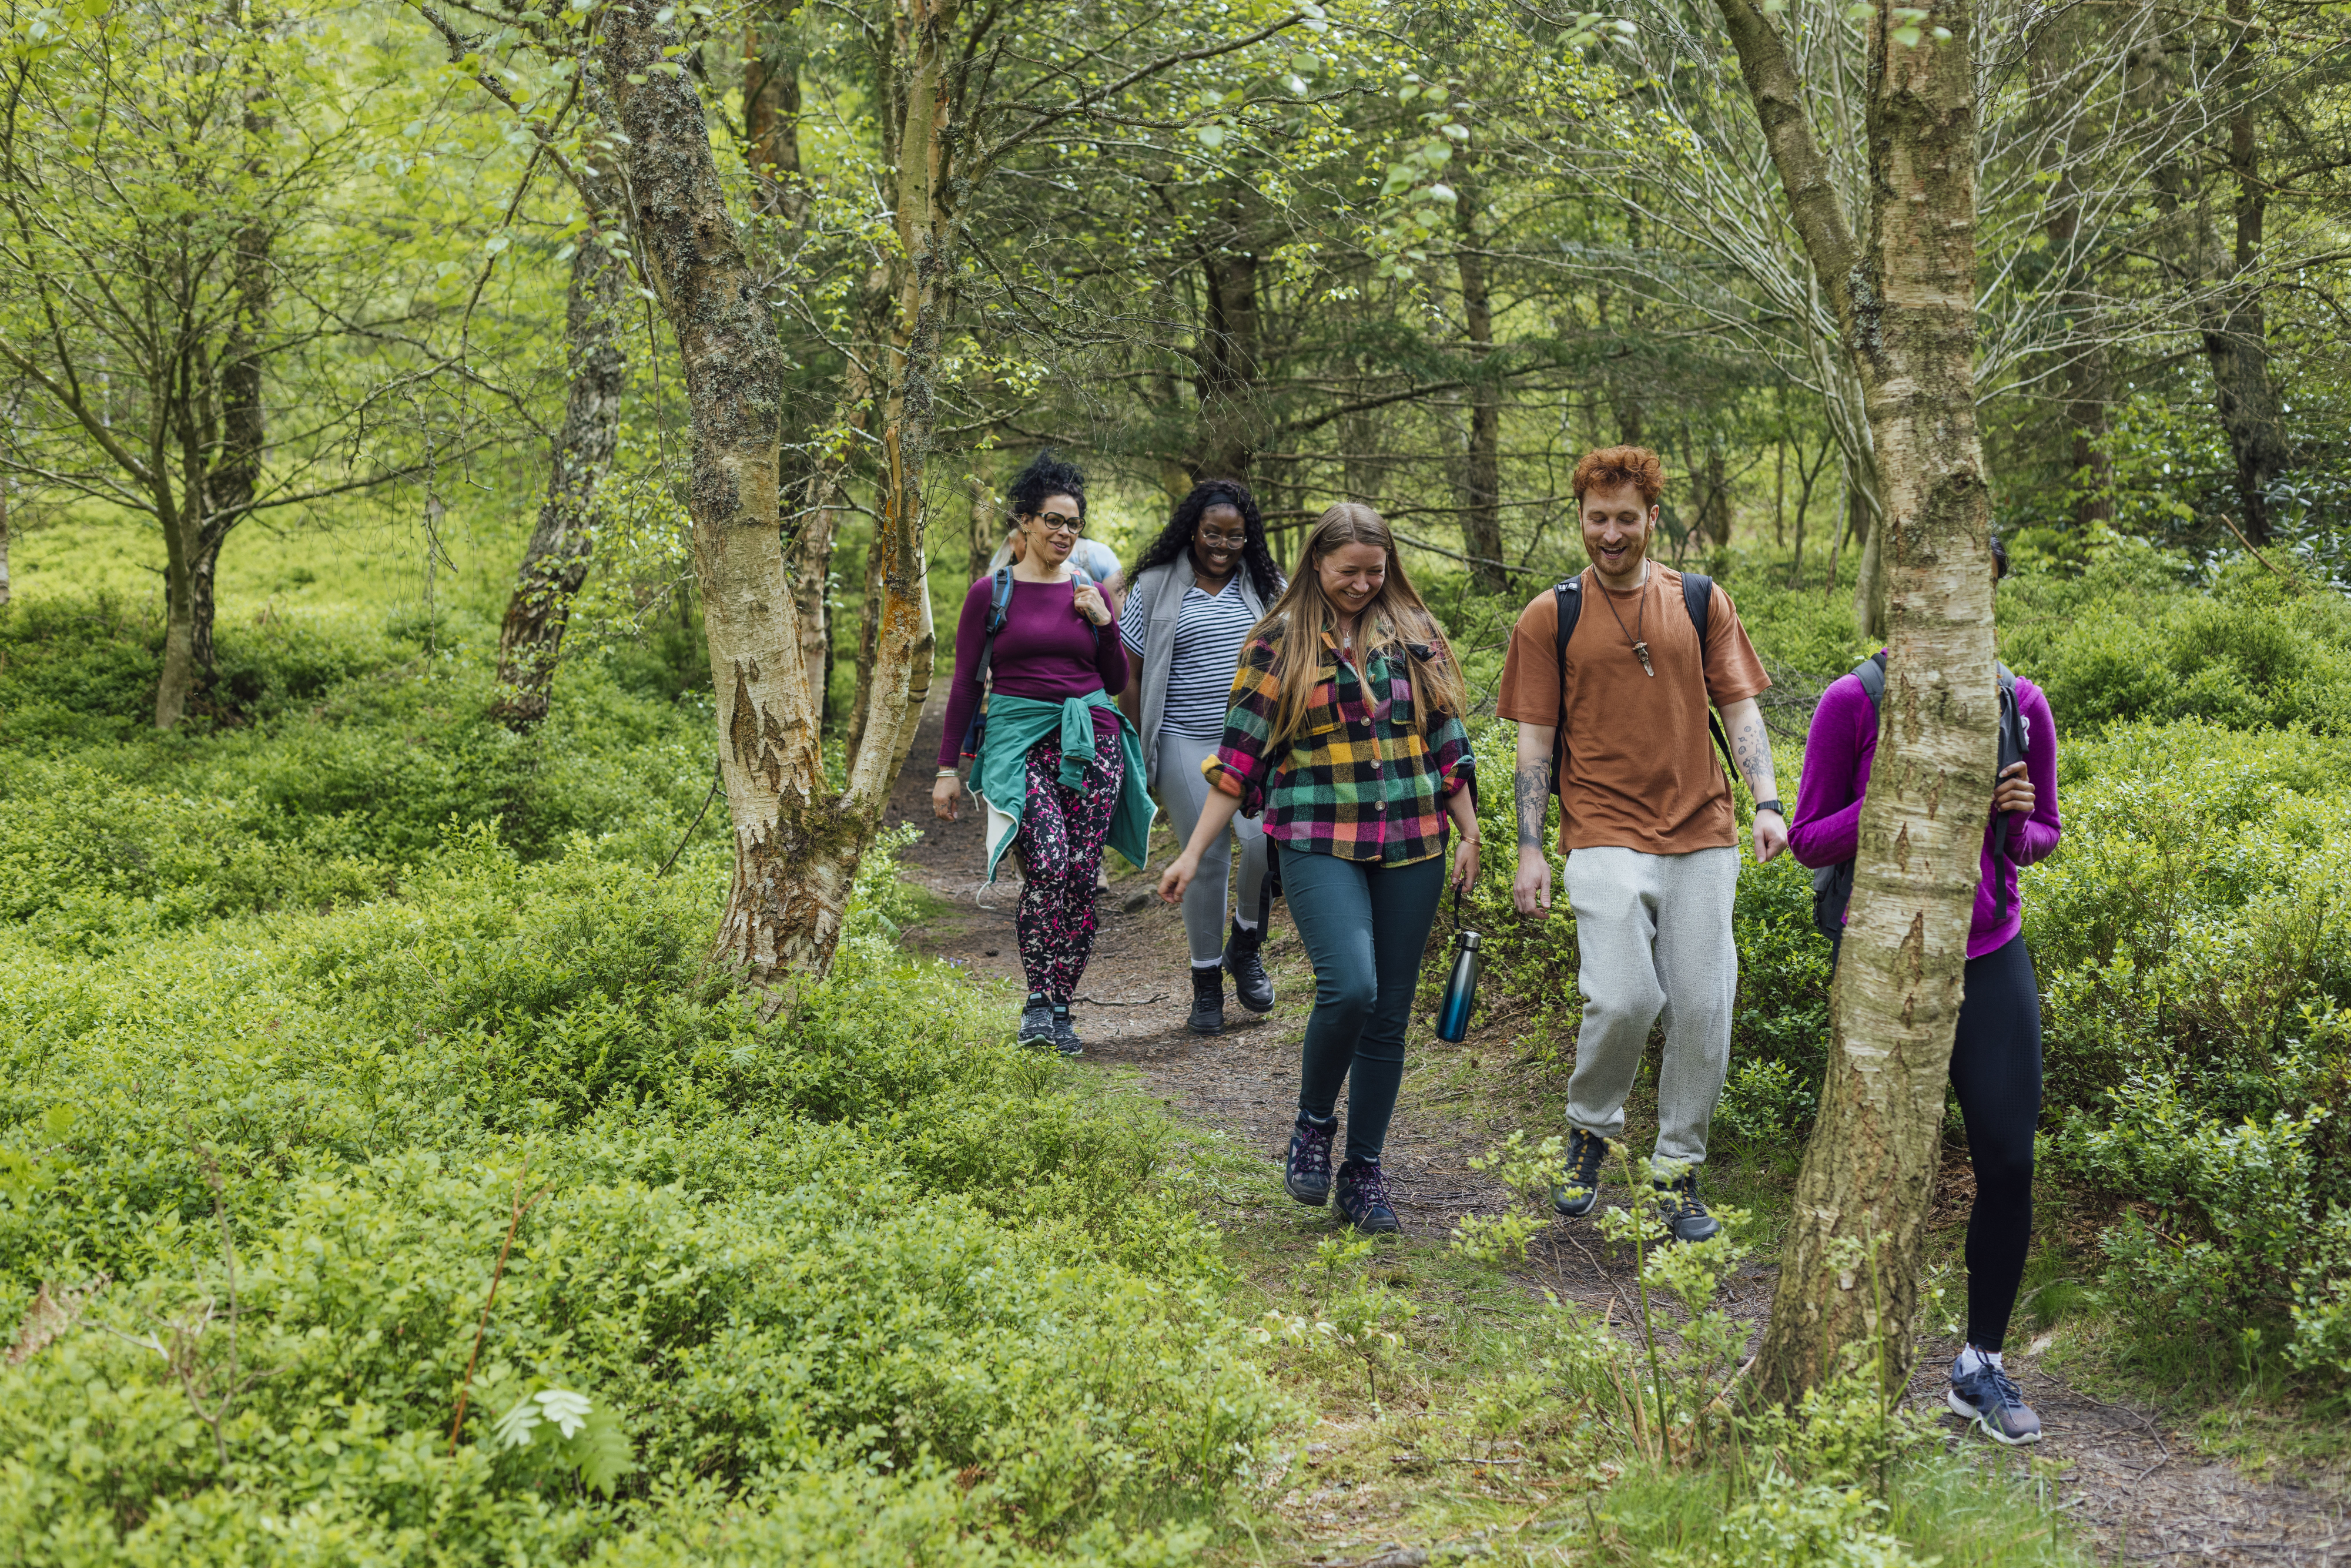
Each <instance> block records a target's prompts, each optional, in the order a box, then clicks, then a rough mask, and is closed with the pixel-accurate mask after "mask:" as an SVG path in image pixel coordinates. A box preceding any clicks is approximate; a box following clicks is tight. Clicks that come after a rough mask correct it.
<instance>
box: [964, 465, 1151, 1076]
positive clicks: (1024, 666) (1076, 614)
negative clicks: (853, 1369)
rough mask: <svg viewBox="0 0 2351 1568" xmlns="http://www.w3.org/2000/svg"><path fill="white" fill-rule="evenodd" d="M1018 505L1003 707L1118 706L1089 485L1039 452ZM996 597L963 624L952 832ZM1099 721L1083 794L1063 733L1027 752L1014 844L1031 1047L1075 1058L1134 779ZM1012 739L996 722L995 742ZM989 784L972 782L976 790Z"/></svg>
mask: <svg viewBox="0 0 2351 1568" xmlns="http://www.w3.org/2000/svg"><path fill="white" fill-rule="evenodd" d="M1007 499H1008V501H1009V502H1010V503H1011V508H1012V522H1013V526H1014V528H1016V529H1018V530H1019V534H1020V536H1021V538H1022V540H1023V542H1024V549H1022V551H1021V553H1020V559H1019V561H1017V562H1015V563H1014V564H1013V566H1012V568H1011V571H1012V599H1011V602H1010V603H1009V604H1008V605H1007V606H1006V607H1005V617H1004V624H1003V626H1002V627H1001V628H1000V629H999V630H998V632H997V633H996V643H995V647H994V648H993V650H992V651H991V652H990V653H989V654H988V682H989V685H990V687H991V689H992V690H993V691H994V693H995V694H996V695H997V696H998V697H1026V698H1029V699H1031V700H1033V701H1036V702H1040V703H1066V702H1068V701H1069V700H1070V699H1071V698H1073V697H1085V696H1087V695H1092V694H1096V693H1105V694H1108V695H1111V696H1115V695H1118V694H1119V693H1120V692H1121V691H1123V690H1124V689H1125V688H1126V649H1125V646H1124V645H1123V643H1121V642H1120V641H1119V638H1118V634H1117V632H1115V631H1112V630H1110V629H1109V628H1110V626H1111V621H1112V615H1111V609H1110V606H1109V605H1107V604H1105V603H1104V602H1103V601H1102V591H1101V590H1100V589H1099V588H1097V587H1095V586H1094V584H1093V583H1092V582H1091V581H1081V580H1079V578H1080V576H1081V574H1080V573H1078V572H1076V571H1075V570H1072V569H1071V565H1070V556H1071V552H1072V551H1073V550H1074V549H1076V548H1077V543H1078V537H1079V535H1080V533H1081V531H1082V530H1083V528H1085V517H1086V476H1085V475H1084V474H1083V473H1081V471H1080V470H1079V469H1078V468H1077V467H1076V466H1075V465H1072V464H1070V463H1067V462H1064V461H1062V460H1061V459H1060V458H1057V457H1055V456H1054V455H1052V454H1051V453H1050V452H1040V453H1039V454H1038V455H1037V456H1036V457H1035V458H1034V459H1032V460H1031V461H1030V462H1029V465H1028V466H1027V467H1026V468H1024V469H1022V470H1021V471H1020V473H1019V475H1018V476H1016V477H1015V478H1014V479H1013V481H1012V483H1011V485H1010V486H1008V490H1007ZM992 588H993V574H990V576H988V577H983V578H981V579H980V580H978V581H977V582H975V583H973V584H972V585H971V591H970V592H969V593H967V594H966V595H965V596H964V601H963V613H962V615H961V616H960V617H959V618H958V619H957V620H956V669H955V684H954V685H953V686H951V687H950V688H949V689H948V694H947V724H946V735H944V736H943V737H940V740H939V772H938V778H937V780H936V781H935V783H934V784H933V785H932V788H931V810H932V812H933V813H934V814H935V815H936V816H938V817H939V818H941V819H943V820H945V821H950V822H952V821H955V820H956V807H957V804H958V800H957V797H958V796H960V795H961V794H962V792H963V786H962V781H961V779H959V778H958V777H957V773H956V765H957V764H958V763H959V762H960V761H963V760H965V759H964V758H962V757H961V756H960V755H959V754H960V752H961V750H962V747H963V737H964V732H965V731H966V729H967V728H968V727H969V725H970V721H971V716H972V713H973V711H974V710H975V709H976V708H977V707H978V706H979V703H980V700H981V697H982V695H984V694H983V693H982V692H981V690H980V677H979V650H980V645H981V644H982V643H985V642H986V641H987V607H988V600H989V595H990V592H991V591H992ZM1009 706H1019V705H1009ZM990 711H991V714H993V713H994V711H995V710H994V709H991V710H990ZM1092 719H1093V729H1094V737H1093V738H1094V746H1093V755H1092V758H1089V759H1088V760H1087V762H1086V763H1085V765H1084V766H1083V768H1082V769H1071V770H1070V771H1071V773H1072V774H1073V775H1075V776H1076V777H1077V779H1078V781H1077V782H1076V783H1073V784H1072V783H1065V782H1063V781H1062V774H1063V768H1062V766H1061V739H1062V737H1063V736H1064V735H1065V734H1067V733H1069V732H1068V731H1067V730H1066V729H1064V728H1062V727H1058V726H1057V727H1050V728H1049V730H1048V731H1047V733H1045V734H1044V735H1043V737H1042V738H1040V739H1039V740H1037V741H1035V742H1034V743H1033V744H1032V745H1030V746H1029V748H1028V754H1027V761H1028V771H1027V786H1028V787H1027V790H1026V794H1025V796H1024V797H1023V798H1022V799H1021V800H1020V810H1019V819H1020V825H1019V834H1018V836H1017V837H1015V838H1014V839H1013V841H1012V845H1011V847H1012V848H1013V849H1014V850H1015V851H1017V852H1019V856H1020V874H1021V883H1020V907H1019V913H1018V915H1016V917H1015V919H1014V923H1013V924H1014V931H1015V933H1016V935H1017V936H1018V937H1019V945H1020V967H1021V968H1022V969H1023V970H1024V971H1025V972H1026V974H1027V976H1028V980H1029V1002H1028V1006H1027V1007H1026V1008H1024V1009H1022V1011H1021V1014H1020V1033H1019V1040H1020V1043H1022V1044H1023V1045H1031V1046H1044V1045H1052V1046H1056V1047H1058V1048H1059V1049H1060V1050H1061V1051H1062V1053H1063V1054H1065V1055H1075V1054H1077V1052H1078V1051H1079V1049H1080V1044H1079V1040H1078V1033H1077V1030H1076V1028H1075V1027H1074V1026H1073V1025H1072V1024H1071V1019H1070V1001H1071V997H1072V996H1073V995H1074V993H1075V992H1076V990H1077V986H1078V978H1079V977H1080V976H1081V975H1082V974H1083V973H1084V972H1085V967H1086V961H1087V959H1088V958H1090V957H1092V955H1093V944H1094V893H1095V879H1096V877H1097V876H1098V875H1099V873H1101V870H1102V846H1103V844H1104V843H1105V842H1106V841H1108V839H1109V837H1110V831H1111V823H1112V820H1113V815H1114V813H1115V811H1116V810H1117V807H1118V802H1119V794H1120V790H1121V788H1122V786H1123V784H1124V781H1125V766H1126V759H1125V755H1124V751H1123V746H1122V743H1121V740H1120V729H1119V716H1118V711H1117V710H1116V709H1115V708H1113V707H1112V706H1109V705H1108V704H1107V703H1104V704H1102V705H1100V706H1095V707H1094V708H1093V709H1092ZM1002 728H1004V726H1002V725H1001V724H991V727H990V729H989V744H991V745H993V744H994V742H995V741H996V739H997V737H998V730H999V729H1002ZM1077 733H1079V734H1083V733H1084V731H1083V729H1082V728H1081V729H1080V730H1079V731H1078V732H1077ZM978 782H979V781H978V779H977V777H976V776H975V778H974V779H973V785H974V788H977V786H978Z"/></svg>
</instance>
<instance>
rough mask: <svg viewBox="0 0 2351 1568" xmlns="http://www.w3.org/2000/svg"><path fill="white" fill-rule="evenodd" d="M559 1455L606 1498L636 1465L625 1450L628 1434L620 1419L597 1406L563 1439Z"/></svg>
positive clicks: (605, 1408) (630, 1454)
mask: <svg viewBox="0 0 2351 1568" xmlns="http://www.w3.org/2000/svg"><path fill="white" fill-rule="evenodd" d="M563 1457H564V1458H566V1459H569V1461H570V1462H571V1463H572V1464H573V1465H574V1466H575V1467H577V1468H578V1469H579V1471H580V1480H581V1481H582V1482H584V1483H585V1484H587V1485H589V1486H591V1487H594V1488H595V1489H596V1490H598V1491H601V1492H602V1493H603V1494H604V1495H605V1496H606V1497H611V1495H612V1488H613V1487H614V1486H615V1485H616V1484H617V1483H618V1482H619V1481H620V1479H621V1478H622V1476H624V1475H627V1474H628V1473H629V1472H630V1471H631V1470H633V1469H636V1468H637V1461H636V1457H635V1456H634V1455H633V1454H632V1453H631V1452H630V1451H629V1434H628V1432H627V1430H626V1429H625V1428H624V1427H622V1425H621V1418H620V1417H619V1416H616V1415H614V1414H613V1413H612V1412H611V1410H610V1409H609V1408H607V1407H605V1406H601V1405H600V1406H597V1407H596V1408H595V1409H594V1410H592V1411H590V1412H589V1414H588V1416H587V1418H586V1419H585V1420H584V1421H582V1422H581V1423H580V1427H579V1429H578V1430H577V1431H575V1432H573V1433H572V1434H571V1435H570V1436H569V1437H567V1438H565V1439H564V1444H563Z"/></svg>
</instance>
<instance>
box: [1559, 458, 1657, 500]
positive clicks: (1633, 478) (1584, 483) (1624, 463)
mask: <svg viewBox="0 0 2351 1568" xmlns="http://www.w3.org/2000/svg"><path fill="white" fill-rule="evenodd" d="M1625 485H1630V486H1634V487H1635V489H1637V490H1639V491H1640V492H1641V505H1643V506H1645V507H1654V506H1656V504H1657V497H1660V496H1662V495H1664V494H1665V493H1666V465H1664V464H1663V463H1661V462H1659V461H1658V460H1657V455H1656V453H1654V452H1652V451H1650V450H1649V449H1648V448H1647V447H1646V446H1603V447H1601V448H1600V449H1599V450H1597V451H1594V452H1587V453H1585V454H1584V455H1583V462H1581V463H1578V464H1577V465H1575V498H1576V500H1577V501H1578V502H1581V501H1582V500H1583V493H1584V492H1585V491H1586V490H1614V489H1616V488H1618V487H1619V486H1625Z"/></svg>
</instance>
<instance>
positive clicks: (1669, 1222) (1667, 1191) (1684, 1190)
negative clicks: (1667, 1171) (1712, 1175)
mask: <svg viewBox="0 0 2351 1568" xmlns="http://www.w3.org/2000/svg"><path fill="white" fill-rule="evenodd" d="M1652 1185H1653V1186H1654V1187H1655V1188H1656V1195H1657V1197H1656V1202H1657V1218H1660V1219H1662V1220H1664V1221H1665V1222H1666V1228H1667V1230H1669V1231H1671V1232H1672V1233H1673V1238H1674V1239H1675V1240H1677V1241H1703V1240H1705V1239H1707V1238H1708V1237H1709V1236H1711V1235H1713V1234H1714V1233H1715V1232H1716V1231H1718V1230H1719V1229H1721V1228H1722V1221H1720V1220H1719V1219H1717V1218H1715V1217H1714V1216H1712V1215H1711V1214H1708V1212H1707V1211H1706V1205H1705V1204H1703V1203H1700V1202H1699V1201H1698V1172H1696V1171H1684V1172H1682V1174H1681V1175H1679V1176H1676V1177H1675V1178H1674V1179H1673V1180H1672V1181H1670V1182H1662V1181H1661V1182H1656V1183H1653V1184H1652Z"/></svg>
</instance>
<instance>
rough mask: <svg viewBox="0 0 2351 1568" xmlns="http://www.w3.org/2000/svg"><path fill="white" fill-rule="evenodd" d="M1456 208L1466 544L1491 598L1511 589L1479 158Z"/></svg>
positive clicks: (1462, 178)
mask: <svg viewBox="0 0 2351 1568" xmlns="http://www.w3.org/2000/svg"><path fill="white" fill-rule="evenodd" d="M1456 184H1457V185H1458V192H1457V194H1456V197H1455V200H1454V204H1453V222H1454V232H1455V235H1456V237H1457V238H1458V241H1459V244H1458V246H1457V247H1456V249H1455V251H1454V264H1455V266H1456V267H1458V269H1459V271H1460V275H1461V325H1462V329H1463V330H1464V331H1465V332H1466V333H1467V335H1468V340H1469V358H1470V361H1471V365H1472V369H1471V371H1470V376H1471V380H1470V384H1469V444H1468V448H1467V449H1466V450H1465V451H1464V452H1463V454H1462V459H1461V483H1460V494H1461V508H1462V509H1461V543H1462V548H1463V549H1464V550H1465V551H1466V552H1467V553H1468V556H1469V576H1470V579H1471V580H1472V581H1474V582H1476V583H1477V585H1478V586H1479V588H1481V589H1483V590H1485V591H1487V592H1489V593H1499V592H1501V591H1504V590H1505V589H1507V588H1509V587H1510V577H1509V574H1508V572H1507V571H1506V570H1505V569H1504V568H1503V565H1502V387H1501V383H1500V382H1499V381H1498V380H1497V379H1496V378H1495V375H1494V369H1495V367H1494V366H1492V365H1491V364H1489V363H1488V361H1489V360H1490V359H1491V358H1492V356H1493V352H1494V301H1493V292H1492V289H1491V288H1490V287H1489V284H1488V280H1487V277H1486V252H1485V248H1484V247H1485V239H1484V236H1483V235H1480V234H1479V220H1480V219H1482V218H1483V217H1484V216H1485V201H1484V196H1485V189H1484V186H1483V185H1482V183H1480V182H1479V178H1478V167H1477V162H1476V161H1475V160H1474V159H1464V160H1463V161H1462V164H1461V172H1460V174H1459V176H1458V179H1457V181H1456Z"/></svg>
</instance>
